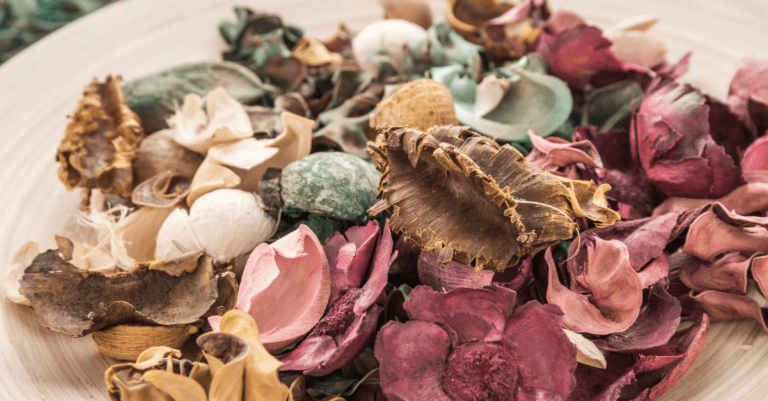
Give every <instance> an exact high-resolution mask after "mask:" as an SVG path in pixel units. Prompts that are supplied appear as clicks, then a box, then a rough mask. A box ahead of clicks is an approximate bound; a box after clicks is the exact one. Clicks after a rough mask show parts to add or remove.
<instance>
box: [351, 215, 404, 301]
mask: <svg viewBox="0 0 768 401" xmlns="http://www.w3.org/2000/svg"><path fill="white" fill-rule="evenodd" d="M377 226H378V225H377ZM393 246H394V243H393V241H392V231H390V230H389V219H387V220H385V221H384V228H383V229H382V231H381V237H379V243H378V244H377V245H376V252H375V253H374V254H373V257H372V258H371V263H370V264H371V268H370V273H369V275H368V280H367V281H366V282H365V285H363V287H362V288H361V289H360V298H358V300H357V302H356V303H355V309H354V311H355V314H356V315H357V316H361V315H362V314H363V312H364V311H365V310H366V309H368V307H369V306H371V305H373V303H374V302H376V299H377V298H378V297H379V295H381V292H382V291H383V290H384V287H385V286H386V285H387V279H388V274H389V266H391V265H392V262H394V261H395V258H396V257H397V252H395V253H394V254H393V253H392V247H393Z"/></svg>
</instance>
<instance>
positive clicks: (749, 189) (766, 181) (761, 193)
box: [652, 155, 768, 216]
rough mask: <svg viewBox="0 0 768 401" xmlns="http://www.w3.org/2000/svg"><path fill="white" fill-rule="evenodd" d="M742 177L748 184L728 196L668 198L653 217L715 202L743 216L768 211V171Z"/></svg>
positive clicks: (750, 173)
mask: <svg viewBox="0 0 768 401" xmlns="http://www.w3.org/2000/svg"><path fill="white" fill-rule="evenodd" d="M745 156H746V155H745ZM744 160H746V159H744ZM742 165H743V164H742ZM742 176H743V177H744V180H745V181H746V183H745V184H744V185H741V186H739V187H737V188H736V189H734V190H733V191H731V192H729V193H728V195H725V196H723V197H720V198H717V199H697V198H678V197H672V198H667V199H666V200H664V202H662V203H661V204H659V205H658V206H656V208H654V209H653V214H652V215H653V216H659V215H662V214H664V213H670V212H681V211H684V210H689V209H695V208H698V207H701V206H704V205H708V204H710V203H713V202H717V203H720V204H722V205H723V206H725V207H726V208H727V209H729V210H732V211H734V212H735V213H738V214H740V215H743V216H746V215H750V214H752V213H755V212H759V211H764V210H766V209H768V171H761V170H758V171H748V172H745V173H744V174H742Z"/></svg>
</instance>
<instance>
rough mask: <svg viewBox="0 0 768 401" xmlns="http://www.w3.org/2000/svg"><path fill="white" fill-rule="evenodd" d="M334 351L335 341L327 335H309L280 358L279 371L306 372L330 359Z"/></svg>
mask: <svg viewBox="0 0 768 401" xmlns="http://www.w3.org/2000/svg"><path fill="white" fill-rule="evenodd" d="M335 351H336V341H334V339H333V337H331V336H329V335H324V334H323V335H319V336H314V335H311V336H309V337H307V338H305V339H304V340H303V341H302V342H301V343H299V345H298V346H297V347H296V348H294V349H292V350H291V351H290V352H288V353H287V354H285V355H283V356H280V357H279V358H278V359H280V362H282V363H283V366H281V367H280V371H290V370H301V371H303V370H307V369H311V368H313V367H315V366H317V365H319V364H320V363H322V362H323V361H325V360H327V359H328V358H330V356H331V355H333V353H334V352H335Z"/></svg>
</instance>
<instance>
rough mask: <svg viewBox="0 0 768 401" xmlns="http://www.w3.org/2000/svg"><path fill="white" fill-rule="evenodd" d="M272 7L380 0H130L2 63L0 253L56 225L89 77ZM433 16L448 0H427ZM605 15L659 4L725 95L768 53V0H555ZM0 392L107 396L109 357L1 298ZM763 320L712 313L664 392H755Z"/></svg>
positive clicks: (311, 14) (371, 10)
mask: <svg viewBox="0 0 768 401" xmlns="http://www.w3.org/2000/svg"><path fill="white" fill-rule="evenodd" d="M235 4H242V5H248V6H250V7H252V8H254V9H261V10H268V11H273V12H278V13H280V14H281V15H282V16H283V18H284V20H285V21H287V22H291V23H295V24H298V25H300V26H303V27H305V29H306V31H307V34H308V35H311V36H315V37H324V36H326V35H329V34H330V33H331V32H332V31H333V30H334V28H335V26H336V25H337V23H339V22H345V23H346V24H347V25H348V26H349V27H351V28H352V29H354V30H359V29H361V28H362V27H364V26H365V25H366V24H368V23H370V22H373V21H376V20H379V19H381V16H382V11H381V8H380V7H379V6H378V4H377V3H376V1H375V0H326V1H309V0H281V1H279V2H275V1H267V0H124V1H121V2H118V3H115V4H113V5H110V6H107V7H105V8H103V9H101V10H99V11H97V12H95V13H93V14H91V15H89V16H87V17H85V18H83V19H81V20H78V21H76V22H74V23H72V24H70V25H68V26H66V27H65V28H63V29H61V30H59V31H57V32H55V33H54V34H52V35H50V36H48V37H46V38H45V39H43V40H41V41H40V42H38V43H36V44H34V45H33V46H31V47H30V48H28V49H26V50H25V51H23V52H21V53H20V54H19V55H17V56H16V57H14V58H13V59H11V60H10V61H9V62H7V63H5V64H4V65H2V66H0V140H2V142H0V167H2V168H0V263H2V265H0V266H2V268H1V269H2V271H3V272H4V271H5V270H6V267H7V264H8V262H9V261H10V259H11V256H12V255H13V253H14V252H15V250H16V249H17V248H18V247H19V246H21V245H22V244H23V243H24V242H26V241H28V240H37V241H38V242H39V243H40V244H41V245H42V246H43V248H45V249H47V248H46V247H52V246H53V241H52V234H53V233H55V232H57V230H59V229H60V228H61V227H62V226H63V224H64V223H65V222H66V219H67V218H68V216H69V214H70V213H71V212H72V211H74V210H75V209H76V206H77V203H78V201H79V196H78V195H77V194H74V193H68V192H66V191H65V190H64V189H63V186H62V184H61V183H60V182H59V181H58V179H57V178H56V167H57V166H56V164H55V162H54V155H55V151H56V147H57V145H58V143H59V141H60V139H61V137H62V135H63V131H64V126H65V124H66V122H67V116H68V115H69V114H70V113H72V111H73V110H74V107H75V105H76V103H77V100H78V98H79V97H80V92H81V90H82V88H83V86H84V85H85V84H86V83H87V82H88V81H89V80H90V79H92V78H93V77H98V78H99V79H103V78H104V77H105V76H106V75H107V74H120V75H122V76H123V77H124V78H125V79H126V80H129V79H132V78H135V77H138V76H141V75H143V74H147V73H151V72H155V71H157V70H160V69H163V68H166V67H170V66H173V65H176V64H180V63H183V62H191V61H200V60H214V59H219V58H220V52H221V50H222V49H223V42H222V41H221V39H220V38H219V36H218V29H217V24H218V22H219V21H220V20H222V19H230V20H232V19H234V14H233V12H232V6H233V5H235ZM431 4H432V7H433V11H434V13H435V15H436V16H437V18H438V19H443V18H444V17H443V15H444V14H445V9H446V2H443V1H431ZM551 5H552V8H554V9H558V8H563V9H569V10H573V11H576V12H578V13H580V14H581V15H582V16H584V17H585V18H586V19H587V20H588V21H589V22H591V23H593V24H595V25H597V26H600V27H603V28H607V27H609V26H610V25H611V24H613V23H615V22H617V21H619V20H621V19H623V18H627V17H632V16H636V15H639V14H652V15H656V16H658V17H660V18H661V22H660V23H659V24H658V25H657V26H656V27H654V28H653V32H654V33H655V34H656V35H657V36H659V37H661V38H663V39H665V40H666V41H667V44H668V48H669V59H670V60H673V61H675V60H677V59H678V58H679V57H680V56H682V55H683V54H684V53H685V52H687V51H690V50H692V51H693V52H694V55H693V59H692V67H691V70H690V72H689V73H688V74H687V75H685V76H684V77H683V78H682V80H684V81H688V82H691V83H692V84H694V85H696V86H698V87H700V88H702V89H704V90H705V91H707V92H709V93H711V94H713V95H715V96H716V97H718V98H720V99H724V97H725V95H726V93H727V88H728V83H729V81H730V79H731V77H732V75H733V73H734V72H735V71H736V68H737V66H738V63H739V60H740V59H741V58H743V57H745V56H758V57H762V58H768V0H759V1H748V0H731V1H728V2H725V1H721V0H699V1H692V0H648V1H635V2H624V1H621V2H620V1H618V0H613V1H608V0H552V1H551ZM0 351H1V352H2V354H1V355H2V356H0V399H2V400H46V401H52V400H68V401H69V400H106V399H107V396H106V392H105V390H104V381H103V380H104V379H103V372H104V370H105V369H106V368H107V367H108V366H109V365H110V364H111V363H112V362H111V361H110V360H108V359H107V358H105V357H103V356H102V355H101V354H100V353H99V352H98V351H97V350H96V348H95V346H94V345H93V343H92V341H91V339H90V338H89V337H84V338H70V337H67V336H64V335H60V334H58V333H54V332H51V331H49V330H47V329H45V328H43V327H41V326H40V325H39V324H37V323H36V322H35V320H34V317H33V316H32V314H31V312H30V311H29V310H28V309H27V308H26V307H20V306H17V305H13V304H11V303H10V302H9V301H7V300H6V299H5V298H2V300H0ZM767 383H768V333H765V332H763V330H762V329H761V328H760V327H759V326H758V325H757V324H753V323H751V322H727V323H717V324H713V325H712V329H711V330H710V334H709V339H708V342H707V346H706V348H705V351H704V353H703V354H702V355H701V356H700V357H699V360H698V361H697V362H696V364H695V365H694V366H693V368H692V369H691V370H690V371H689V372H688V374H687V375H686V376H685V377H684V378H683V379H682V380H681V381H680V382H679V383H678V384H677V386H676V387H675V388H673V389H672V390H671V391H670V392H669V393H667V395H666V396H665V397H664V398H663V399H664V400H667V401H669V400H712V401H715V400H716V401H722V400H733V401H735V400H739V401H745V400H747V401H748V400H761V399H765V398H766V397H765V396H764V394H766V388H768V384H767Z"/></svg>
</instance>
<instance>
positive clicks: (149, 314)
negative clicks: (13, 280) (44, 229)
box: [20, 250, 218, 337]
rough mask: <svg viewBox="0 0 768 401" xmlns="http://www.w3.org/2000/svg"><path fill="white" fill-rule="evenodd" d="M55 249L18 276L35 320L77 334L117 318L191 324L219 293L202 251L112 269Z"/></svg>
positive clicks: (118, 319)
mask: <svg viewBox="0 0 768 401" xmlns="http://www.w3.org/2000/svg"><path fill="white" fill-rule="evenodd" d="M63 256H67V255H61V254H60V252H59V251H58V250H51V251H47V252H43V253H41V254H40V255H38V256H37V257H36V258H35V260H34V261H33V262H32V265H30V266H29V267H28V268H27V269H26V270H25V271H24V277H23V278H22V280H21V288H20V293H21V295H23V296H25V297H26V298H27V299H29V301H30V305H31V308H32V311H33V312H34V314H35V317H36V318H37V320H38V322H40V324H42V325H43V326H45V327H48V328H49V329H51V330H54V331H58V332H60V333H64V334H67V335H71V336H75V337H79V336H84V335H86V334H89V333H92V332H95V331H98V330H100V329H102V328H104V327H109V326H112V325H115V324H118V323H125V322H133V323H141V324H159V325H175V324H190V323H193V322H195V321H197V320H198V319H200V318H201V317H203V316H204V315H205V313H206V312H207V311H208V310H209V308H210V307H211V305H213V304H214V303H215V302H216V300H217V298H218V283H217V282H218V278H217V276H215V275H214V271H213V266H212V260H211V258H208V257H206V256H204V255H203V251H202V250H201V251H199V252H195V253H191V254H187V255H184V256H182V257H179V258H177V259H175V260H168V261H152V262H150V263H139V264H137V265H136V266H135V268H134V269H132V270H130V271H127V272H120V273H115V274H104V273H100V272H83V271H82V270H81V269H79V268H77V267H75V266H74V265H72V264H71V263H69V262H68V261H67V260H66V258H65V257H63Z"/></svg>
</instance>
